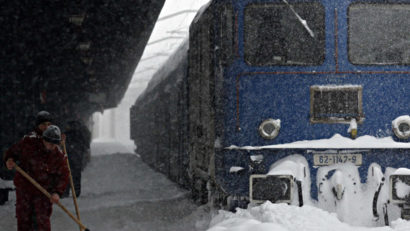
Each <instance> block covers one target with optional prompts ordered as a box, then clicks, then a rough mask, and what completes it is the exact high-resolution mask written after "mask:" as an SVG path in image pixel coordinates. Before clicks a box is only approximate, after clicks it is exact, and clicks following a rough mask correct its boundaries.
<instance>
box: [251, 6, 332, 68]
mask: <svg viewBox="0 0 410 231" xmlns="http://www.w3.org/2000/svg"><path fill="white" fill-rule="evenodd" d="M292 8H293V9H294V11H295V12H296V14H298V15H299V16H300V17H301V18H303V19H304V20H306V22H307V26H306V25H304V24H303V23H302V22H301V21H300V20H299V19H298V17H297V15H296V14H295V12H293V11H292ZM244 51H245V57H244V58H245V61H246V62H247V63H248V64H249V65H254V66H268V65H320V64H322V63H323V61H324V58H325V10H324V7H323V5H321V4H320V3H317V2H304V3H292V4H291V6H290V5H286V4H284V3H261V4H250V5H248V6H247V7H246V9H245V12H244Z"/></svg>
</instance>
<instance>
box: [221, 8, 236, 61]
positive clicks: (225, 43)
mask: <svg viewBox="0 0 410 231" xmlns="http://www.w3.org/2000/svg"><path fill="white" fill-rule="evenodd" d="M234 22H235V21H234V16H233V9H232V6H231V5H228V6H224V7H223V8H222V10H221V13H220V25H219V36H220V38H219V41H220V43H221V44H220V46H221V48H222V49H221V51H220V52H221V53H220V54H221V61H222V62H223V63H224V64H229V63H230V62H231V61H232V60H233V56H234V45H235V44H234V43H235V42H234V38H235V37H234V33H235V28H234V26H235V24H234Z"/></svg>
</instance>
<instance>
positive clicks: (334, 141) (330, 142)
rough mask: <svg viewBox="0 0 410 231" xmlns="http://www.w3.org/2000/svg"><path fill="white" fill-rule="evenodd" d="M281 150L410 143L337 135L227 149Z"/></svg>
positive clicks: (383, 146)
mask: <svg viewBox="0 0 410 231" xmlns="http://www.w3.org/2000/svg"><path fill="white" fill-rule="evenodd" d="M281 148H330V149H337V148H370V149H375V148H382V149H385V148H410V143H401V142H395V141H394V140H393V138H392V137H384V138H377V137H374V136H368V135H366V136H360V137H358V138H357V139H354V140H352V139H350V138H347V137H344V136H342V135H340V134H335V135H333V137H331V138H330V139H320V140H303V141H296V142H293V143H288V144H275V145H266V146H243V147H238V146H236V145H231V146H229V147H227V149H244V150H261V149H281Z"/></svg>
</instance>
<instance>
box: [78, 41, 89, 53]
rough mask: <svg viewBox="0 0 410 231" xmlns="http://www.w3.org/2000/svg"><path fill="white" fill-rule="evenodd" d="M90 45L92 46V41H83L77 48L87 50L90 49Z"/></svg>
mask: <svg viewBox="0 0 410 231" xmlns="http://www.w3.org/2000/svg"><path fill="white" fill-rule="evenodd" d="M90 47H91V42H81V43H79V44H78V46H77V50H80V51H87V50H89V49H90Z"/></svg>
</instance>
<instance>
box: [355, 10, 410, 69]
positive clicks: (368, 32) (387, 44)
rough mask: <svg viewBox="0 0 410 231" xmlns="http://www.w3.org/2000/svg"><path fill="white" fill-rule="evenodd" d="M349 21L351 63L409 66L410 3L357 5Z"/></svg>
mask: <svg viewBox="0 0 410 231" xmlns="http://www.w3.org/2000/svg"><path fill="white" fill-rule="evenodd" d="M348 18H349V32H348V33H349V37H348V53H349V61H350V62H351V63H353V64H357V65H408V64H410V38H409V30H410V20H409V18H410V4H403V3H400V4H398V3H395V4H391V3H390V4H379V3H355V4H352V5H350V6H349V10H348Z"/></svg>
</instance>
